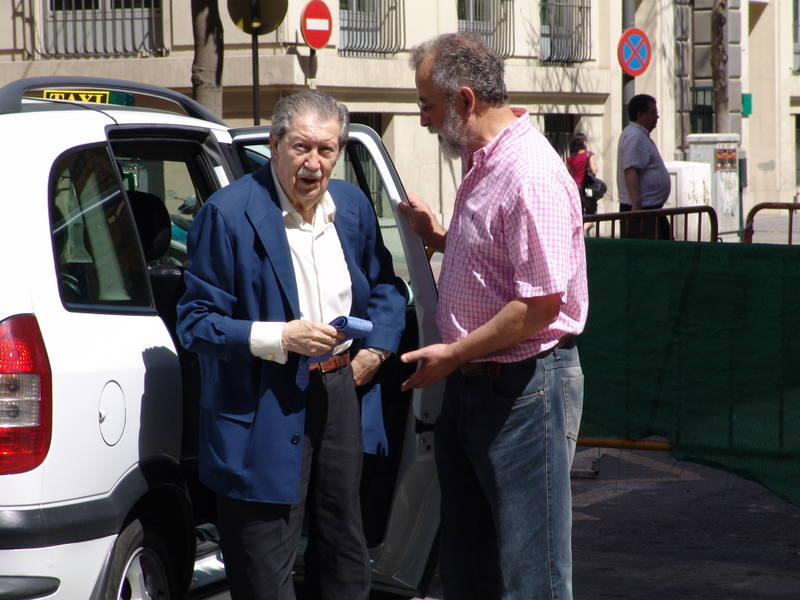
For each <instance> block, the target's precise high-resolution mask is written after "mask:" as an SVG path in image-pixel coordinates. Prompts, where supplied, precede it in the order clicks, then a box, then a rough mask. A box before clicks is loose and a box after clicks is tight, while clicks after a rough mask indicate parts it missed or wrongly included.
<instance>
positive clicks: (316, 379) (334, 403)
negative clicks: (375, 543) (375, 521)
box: [217, 366, 370, 600]
mask: <svg viewBox="0 0 800 600" xmlns="http://www.w3.org/2000/svg"><path fill="white" fill-rule="evenodd" d="M305 429H306V430H305V439H304V455H303V465H302V477H301V483H300V485H301V489H300V501H299V503H298V504H294V505H286V504H268V503H262V502H245V501H242V500H235V499H232V498H226V497H223V496H218V497H217V511H218V526H219V530H220V534H221V537H222V553H223V556H224V559H225V572H226V574H227V576H228V582H229V584H230V591H231V598H233V599H234V600H294V598H295V594H294V585H293V582H292V569H293V567H294V562H295V555H296V551H297V544H298V542H299V539H300V536H301V534H302V529H303V519H304V515H305V512H306V508H307V509H308V527H309V531H308V537H309V541H308V547H307V549H306V553H305V564H306V578H305V581H306V583H305V598H307V599H308V600H316V599H319V600H366V599H367V598H368V597H369V574H370V567H369V554H368V551H367V545H366V542H365V540H364V531H363V528H362V525H361V502H360V499H359V485H360V482H361V462H362V450H361V448H362V443H361V417H360V406H359V402H358V398H357V397H356V392H355V385H354V384H353V372H352V370H351V368H350V367H349V366H348V367H345V368H342V369H339V370H338V371H334V372H331V373H326V374H324V375H320V374H319V372H315V373H312V374H311V381H310V384H309V387H308V390H307V402H306V427H305ZM254 460H258V458H254Z"/></svg>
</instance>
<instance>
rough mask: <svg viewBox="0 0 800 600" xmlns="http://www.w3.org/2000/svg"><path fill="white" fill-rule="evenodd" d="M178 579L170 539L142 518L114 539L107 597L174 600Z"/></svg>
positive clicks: (126, 599)
mask: <svg viewBox="0 0 800 600" xmlns="http://www.w3.org/2000/svg"><path fill="white" fill-rule="evenodd" d="M177 580H178V577H177V572H176V569H175V565H174V561H173V560H172V557H171V554H170V552H169V551H168V548H167V545H166V543H164V540H163V539H162V538H161V536H160V535H158V534H157V533H156V532H154V531H149V530H146V529H144V527H143V526H142V523H141V521H139V520H136V521H132V522H131V523H129V524H128V525H127V526H126V527H125V529H123V530H122V533H121V534H120V535H119V537H117V540H116V542H114V548H113V549H112V551H111V562H110V565H109V569H108V575H107V577H106V583H105V588H104V590H103V595H102V598H103V600H144V599H148V600H149V599H152V600H170V598H173V599H175V598H177V597H178V594H177V593H175V590H176V582H177Z"/></svg>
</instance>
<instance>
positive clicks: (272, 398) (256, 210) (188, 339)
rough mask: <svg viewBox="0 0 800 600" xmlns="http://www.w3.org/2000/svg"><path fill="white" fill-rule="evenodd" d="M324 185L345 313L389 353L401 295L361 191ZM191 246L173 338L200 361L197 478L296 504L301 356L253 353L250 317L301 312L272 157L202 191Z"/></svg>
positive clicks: (241, 495) (228, 492)
mask: <svg viewBox="0 0 800 600" xmlns="http://www.w3.org/2000/svg"><path fill="white" fill-rule="evenodd" d="M328 191H329V192H330V194H331V196H332V198H333V201H334V203H335V205H336V217H335V220H334V225H335V227H336V232H337V233H338V235H339V240H340V242H341V244H342V250H343V252H344V257H345V261H346V262H347V268H348V270H349V272H350V280H351V282H352V293H353V302H352V309H351V313H350V314H351V315H353V316H357V317H361V318H365V319H369V320H370V321H372V323H373V330H372V333H371V334H370V335H369V337H367V338H366V339H365V340H364V345H365V346H373V347H377V348H384V349H386V350H390V351H392V352H396V351H397V346H398V344H399V341H400V335H401V333H402V330H403V327H404V325H405V299H404V298H403V296H402V295H401V294H400V292H399V291H398V287H397V278H396V277H395V274H394V270H393V268H392V261H391V255H390V254H389V251H388V250H387V249H386V247H385V246H384V245H383V242H382V241H381V239H380V234H379V230H378V224H377V220H376V217H375V211H374V210H373V208H372V205H371V204H370V202H369V200H368V199H367V197H366V196H365V195H364V194H363V192H361V190H360V189H358V188H357V187H355V186H353V185H351V184H349V183H347V182H344V181H338V180H331V181H330V183H329V185H328ZM188 248H189V265H188V268H187V270H186V272H185V274H184V279H185V281H186V292H185V293H184V295H183V297H182V298H181V300H180V301H179V302H178V337H179V339H180V342H181V344H183V346H184V347H185V348H186V349H187V350H190V351H192V352H196V353H197V355H198V357H199V361H200V370H201V377H202V379H201V393H200V411H199V413H200V414H199V421H200V438H199V447H198V461H199V469H200V478H201V480H202V481H203V482H204V483H205V484H206V485H207V486H209V487H210V488H211V489H212V490H214V491H215V492H217V493H219V494H222V495H224V496H228V497H232V498H238V499H242V500H253V501H260V502H274V503H281V504H295V503H297V502H298V501H299V487H300V467H301V464H302V458H303V443H302V441H303V430H304V423H305V404H306V396H307V392H304V391H301V390H300V389H299V388H298V387H297V385H296V384H295V377H296V374H297V362H298V355H297V354H294V353H290V354H289V360H288V361H287V363H286V364H285V365H281V364H278V363H276V362H272V361H268V360H261V359H259V358H256V357H254V356H253V355H252V354H251V353H250V328H251V326H252V324H253V321H291V320H292V319H296V318H299V316H300V309H299V303H298V296H297V284H296V282H295V277H294V268H293V266H292V258H291V255H290V252H289V243H288V241H287V238H286V229H285V227H284V222H283V216H282V214H281V209H280V200H279V199H278V195H277V193H276V190H275V185H274V182H273V179H272V172H271V168H270V165H269V164H267V165H266V166H265V167H263V168H262V169H260V170H259V171H257V172H256V173H254V174H252V175H247V176H245V177H243V178H241V179H239V180H237V181H236V182H234V183H232V184H231V185H229V186H226V187H225V188H223V189H221V190H219V191H218V192H216V193H215V194H213V195H212V196H211V198H209V200H208V201H207V202H206V203H205V204H204V205H203V207H202V208H201V209H200V211H199V212H198V213H197V215H196V217H195V219H194V223H193V225H192V228H191V230H190V232H189V238H188ZM376 396H377V397H376V398H375V399H374V400H376V401H377V402H380V396H379V394H377V395H376ZM364 401H365V402H366V399H365V400H364ZM362 413H363V411H362ZM373 413H374V411H373ZM378 414H380V413H379V411H378ZM369 420H370V419H369V418H366V419H363V421H364V422H363V423H362V426H363V427H364V429H365V430H366V431H370V430H371V431H373V432H374V431H375V430H376V427H378V428H380V430H381V431H382V423H375V422H367V421H369Z"/></svg>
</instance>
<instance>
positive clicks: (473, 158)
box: [463, 106, 531, 170]
mask: <svg viewBox="0 0 800 600" xmlns="http://www.w3.org/2000/svg"><path fill="white" fill-rule="evenodd" d="M511 112H513V113H514V116H516V117H517V118H516V119H515V120H513V121H512V122H511V123H509V124H508V125H506V126H505V127H503V129H501V130H500V133H498V134H497V135H496V136H495V137H494V139H493V140H492V141H491V142H489V143H488V144H486V145H485V146H483V147H482V148H478V149H477V150H475V151H474V152H467V153H466V154H464V157H463V159H464V164H465V165H466V167H467V170H470V169H471V168H472V167H473V166H474V165H475V164H479V163H481V162H483V161H484V160H486V159H488V158H489V157H490V156H491V155H492V152H493V151H494V149H495V148H497V146H499V145H500V144H501V143H503V141H504V140H506V139H510V138H513V137H516V136H517V135H520V134H521V133H522V132H523V131H524V130H525V129H527V128H528V127H530V124H531V122H530V116H529V115H528V111H527V110H526V109H524V108H521V107H519V106H512V107H511Z"/></svg>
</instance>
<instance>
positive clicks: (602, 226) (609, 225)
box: [583, 205, 719, 242]
mask: <svg viewBox="0 0 800 600" xmlns="http://www.w3.org/2000/svg"><path fill="white" fill-rule="evenodd" d="M693 216H694V217H696V221H694V222H693V221H692V217H693ZM704 216H705V217H707V221H708V223H707V225H706V226H705V227H704V226H703V223H704V221H705V220H706V219H704ZM661 217H666V219H667V221H668V222H669V230H670V235H671V237H670V239H673V240H687V241H692V240H690V238H694V239H693V241H698V242H702V241H703V240H704V238H705V239H706V241H711V242H716V241H718V239H719V228H718V224H717V213H716V211H714V209H713V208H712V207H710V206H705V205H701V206H681V207H677V208H659V209H654V210H641V211H629V212H616V213H599V214H596V215H584V217H583V222H584V225H587V224H590V223H593V224H595V227H594V228H593V231H592V232H591V233H590V235H591V236H592V237H611V238H619V237H622V234H623V229H624V227H623V223H625V224H629V223H630V222H631V221H639V220H640V219H653V220H657V219H660V218H661ZM706 232H707V235H704V234H705V233H706ZM652 239H660V238H659V237H658V227H653V235H652Z"/></svg>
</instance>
